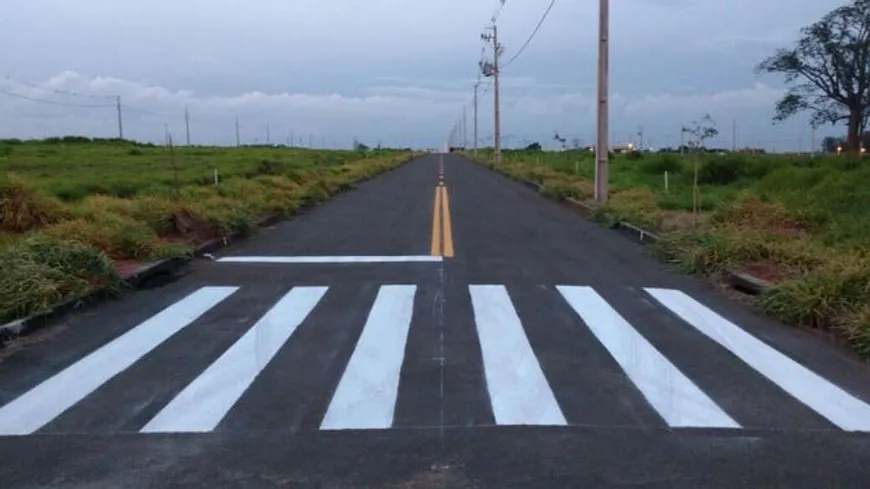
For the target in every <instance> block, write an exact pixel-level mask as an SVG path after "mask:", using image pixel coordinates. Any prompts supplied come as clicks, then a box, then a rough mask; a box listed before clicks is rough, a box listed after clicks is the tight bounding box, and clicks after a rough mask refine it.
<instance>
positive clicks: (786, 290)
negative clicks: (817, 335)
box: [759, 256, 870, 340]
mask: <svg viewBox="0 0 870 489" xmlns="http://www.w3.org/2000/svg"><path fill="white" fill-rule="evenodd" d="M867 304H870V261H868V260H867V259H866V258H862V257H858V256H842V257H840V258H839V259H837V260H832V261H831V262H829V263H827V264H826V265H825V266H824V267H820V268H819V269H817V270H815V271H813V272H810V273H808V274H806V275H804V276H802V277H800V278H799V279H796V280H791V281H788V282H784V283H782V284H779V285H777V286H776V287H773V288H771V289H769V290H766V291H765V292H764V293H763V294H762V296H761V298H760V299H759V306H760V307H761V309H762V310H763V311H764V312H766V313H768V314H770V315H772V316H774V317H776V318H778V319H780V320H783V321H788V322H791V323H793V324H799V325H803V326H809V327H814V328H820V329H832V328H833V329H837V328H840V329H843V328H845V329H846V331H847V332H848V333H849V334H852V335H856V336H858V337H859V340H860V339H862V338H865V336H864V335H866V334H867V331H866V326H867V323H866V322H865V321H866V319H867V316H865V313H864V312H863V311H861V312H857V313H856V311H858V309H862V308H863V307H865V306H866V305H867Z"/></svg>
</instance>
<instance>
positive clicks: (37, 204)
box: [0, 175, 67, 233]
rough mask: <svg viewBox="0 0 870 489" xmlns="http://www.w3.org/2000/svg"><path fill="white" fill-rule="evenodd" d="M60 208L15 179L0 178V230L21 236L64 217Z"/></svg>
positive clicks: (54, 200)
mask: <svg viewBox="0 0 870 489" xmlns="http://www.w3.org/2000/svg"><path fill="white" fill-rule="evenodd" d="M66 215H67V211H66V209H65V208H64V206H63V204H62V203H61V202H60V201H58V200H57V199H55V198H52V197H49V196H47V195H45V194H44V193H42V191H40V190H39V189H37V188H36V187H34V186H33V185H31V184H29V183H28V182H26V181H25V180H23V179H21V178H20V177H17V176H15V175H5V176H3V177H0V229H2V230H4V231H9V232H13V233H20V232H24V231H29V230H31V229H36V228H39V227H41V226H44V225H46V224H50V223H53V222H57V221H59V220H61V219H63V218H64V217H66Z"/></svg>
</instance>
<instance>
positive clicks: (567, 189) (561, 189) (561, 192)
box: [541, 181, 583, 201]
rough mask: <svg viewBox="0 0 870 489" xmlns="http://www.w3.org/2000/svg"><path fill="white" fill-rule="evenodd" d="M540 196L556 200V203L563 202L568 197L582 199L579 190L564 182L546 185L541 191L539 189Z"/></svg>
mask: <svg viewBox="0 0 870 489" xmlns="http://www.w3.org/2000/svg"><path fill="white" fill-rule="evenodd" d="M541 194H542V195H545V196H547V197H550V198H551V199H556V200H558V201H563V200H565V199H567V198H569V197H570V198H576V197H581V198H582V197H583V194H582V192H581V191H580V189H578V188H576V187H574V186H572V185H571V184H570V183H568V182H564V181H556V182H552V183H547V184H546V185H544V186H543V189H541Z"/></svg>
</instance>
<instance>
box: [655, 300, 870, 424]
mask: <svg viewBox="0 0 870 489" xmlns="http://www.w3.org/2000/svg"><path fill="white" fill-rule="evenodd" d="M646 291H647V292H648V293H649V294H650V295H651V296H653V297H654V298H655V299H656V300H657V301H659V302H660V303H661V304H662V305H664V306H665V307H667V308H668V309H670V310H671V311H673V312H674V313H675V314H676V315H678V316H679V317H681V318H682V319H683V320H684V321H685V322H687V323H688V324H690V325H691V326H693V327H694V328H695V329H697V330H698V331H700V332H701V333H703V334H704V335H705V336H707V337H708V338H710V339H712V340H713V341H715V342H716V343H719V344H720V345H722V346H723V347H725V348H726V349H727V350H728V351H730V352H731V353H733V354H734V355H737V356H738V357H739V358H740V359H741V360H743V361H744V362H746V364H748V365H749V366H750V367H752V368H754V369H755V370H756V371H758V372H759V373H760V374H761V375H764V376H765V377H767V378H768V379H770V380H771V381H773V382H774V383H776V384H777V385H779V387H780V388H782V389H783V390H785V391H786V392H788V393H789V394H791V395H792V396H794V397H795V398H797V399H798V400H800V401H801V402H803V403H804V404H806V405H807V406H809V407H810V408H811V409H813V410H814V411H816V412H817V413H819V414H821V415H822V416H824V417H825V418H827V419H828V420H829V421H831V422H832V423H834V424H835V425H837V426H839V427H840V428H842V429H843V430H847V431H870V406H868V405H867V404H865V403H863V402H861V401H860V400H858V399H856V398H855V397H853V396H852V395H850V394H848V393H847V392H846V391H844V390H842V389H840V388H839V387H837V386H835V385H834V384H832V383H830V382H828V381H827V380H825V379H824V378H822V377H820V376H819V375H817V374H816V373H814V372H812V371H811V370H809V369H807V368H806V367H804V366H803V365H801V364H799V363H797V362H796V361H794V360H792V359H791V358H789V357H787V356H785V355H783V354H782V353H780V352H779V351H777V350H775V349H773V348H772V347H770V346H768V345H767V344H765V343H763V342H762V341H760V340H759V339H757V338H755V337H754V336H752V335H750V334H749V333H747V332H746V331H743V330H742V329H740V328H739V327H738V326H736V325H735V324H734V323H732V322H730V321H728V320H727V319H725V318H723V317H722V316H720V315H718V314H716V313H715V312H714V311H712V310H710V309H708V308H707V307H706V306H704V305H703V304H701V303H699V302H698V301H696V300H695V299H693V298H691V297H689V296H688V295H686V294H685V293H683V292H681V291H679V290H670V289H657V288H647V289H646Z"/></svg>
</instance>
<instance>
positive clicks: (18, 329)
mask: <svg viewBox="0 0 870 489" xmlns="http://www.w3.org/2000/svg"><path fill="white" fill-rule="evenodd" d="M417 158H420V157H419V156H417V157H412V158H409V159H407V160H405V161H403V162H401V163H399V164H398V165H397V166H395V167H393V168H390V169H388V170H386V171H383V172H380V173H375V174H374V175H372V176H371V177H369V178H365V179H362V180H358V181H356V182H354V183H353V184H352V185H351V187H350V188H347V189H343V190H339V191H337V192H335V193H334V194H332V195H331V196H330V197H329V199H328V200H326V201H324V202H321V204H325V203H326V202H329V200H332V199H333V198H335V197H338V196H339V195H341V194H345V193H347V192H350V191H351V190H353V186H355V185H357V184H360V183H362V182H364V181H366V180H370V179H372V178H375V177H377V176H379V175H383V174H385V173H389V172H391V171H394V170H397V169H399V168H400V167H402V166H404V165H406V164H408V163H410V162H411V161H413V160H415V159H417ZM318 205H320V204H309V205H301V206H299V207H298V208H297V209H296V210H295V211H294V212H293V213H292V214H287V215H282V214H271V215H268V216H264V217H262V218H260V219H259V220H258V221H257V227H258V228H264V227H269V226H271V225H273V224H277V223H279V222H283V221H287V220H290V219H292V218H294V217H297V216H299V215H301V214H303V213H305V212H306V211H309V210H311V209H313V208H315V207H317V206H318ZM245 237H246V236H240V234H239V233H234V234H231V235H229V236H225V237H223V238H218V239H214V240H211V241H207V242H205V243H202V244H200V245H199V246H197V247H196V249H194V251H193V254H192V256H189V257H179V258H169V259H166V260H159V261H155V262H150V263H145V264H143V265H142V266H140V267H139V268H137V269H136V270H134V271H133V272H131V273H130V274H129V275H127V276H125V277H121V279H122V282H123V286H124V287H125V288H126V289H128V290H136V289H139V288H141V286H142V284H144V283H146V282H147V281H148V280H150V279H152V278H154V277H157V276H159V275H168V274H174V273H176V272H177V271H178V270H180V269H181V268H182V267H184V266H185V265H187V264H188V263H190V262H191V261H193V260H194V259H196V258H201V257H202V256H203V255H205V254H208V253H212V252H214V251H217V250H219V249H221V248H225V247H227V246H229V245H230V244H233V243H235V242H237V241H239V240H241V239H245ZM113 296H114V294H112V293H111V292H110V291H108V290H106V289H96V290H93V291H91V292H90V293H88V294H86V295H84V296H82V297H78V298H74V299H70V300H68V301H66V302H61V303H58V304H56V305H54V306H52V307H51V308H50V309H49V311H47V312H45V313H42V314H36V315H33V316H29V317H26V318H21V319H16V320H15V321H12V322H9V323H6V324H2V325H0V348H2V347H3V345H4V344H5V343H6V342H7V341H9V340H10V339H13V338H16V337H20V336H27V335H30V334H32V333H34V332H36V331H39V330H40V329H43V328H44V327H46V326H47V325H48V324H50V323H51V321H52V320H53V319H56V318H58V317H61V316H63V315H64V314H66V313H68V312H70V311H74V310H78V309H81V308H82V307H85V306H88V305H93V304H97V303H100V302H102V301H104V300H106V299H109V298H111V297H113Z"/></svg>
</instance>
